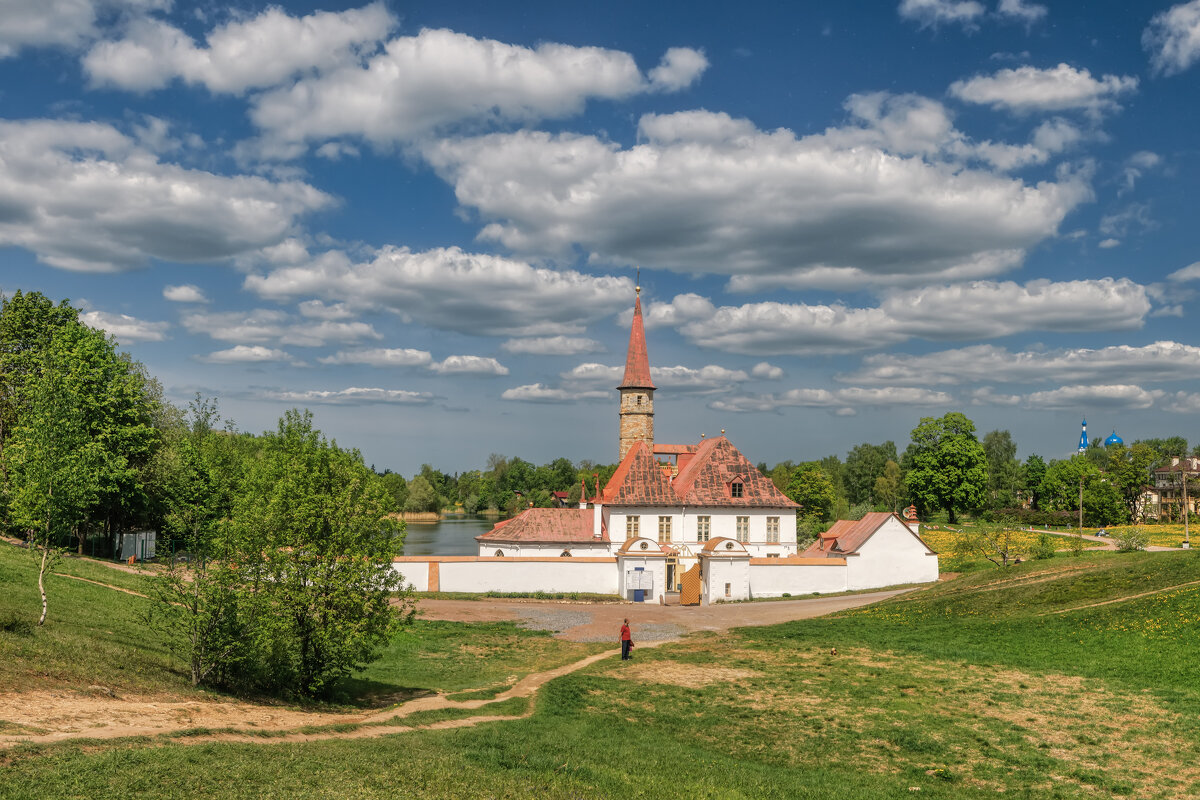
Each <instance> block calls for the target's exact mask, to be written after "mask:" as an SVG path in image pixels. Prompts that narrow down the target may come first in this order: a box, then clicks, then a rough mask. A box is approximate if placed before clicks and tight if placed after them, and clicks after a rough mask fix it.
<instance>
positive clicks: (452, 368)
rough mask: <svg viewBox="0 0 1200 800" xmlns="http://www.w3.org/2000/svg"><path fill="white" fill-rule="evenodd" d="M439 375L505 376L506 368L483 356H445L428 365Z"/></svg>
mask: <svg viewBox="0 0 1200 800" xmlns="http://www.w3.org/2000/svg"><path fill="white" fill-rule="evenodd" d="M429 369H431V370H432V371H434V372H436V373H437V374H439V375H507V374H508V367H506V366H504V365H503V364H501V363H500V362H499V361H497V360H496V359H494V358H488V357H485V356H447V357H446V358H445V359H443V360H441V361H435V362H434V363H432V364H430V365H429Z"/></svg>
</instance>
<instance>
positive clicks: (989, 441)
mask: <svg viewBox="0 0 1200 800" xmlns="http://www.w3.org/2000/svg"><path fill="white" fill-rule="evenodd" d="M983 452H984V453H985V454H986V455H987V464H988V505H989V506H990V507H992V508H1012V507H1013V506H1015V505H1016V504H1017V492H1018V491H1019V490H1020V488H1021V462H1019V461H1017V443H1016V442H1014V441H1013V438H1012V434H1010V433H1009V432H1008V431H991V432H989V433H987V434H984V437H983Z"/></svg>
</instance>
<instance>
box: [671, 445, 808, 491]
mask: <svg viewBox="0 0 1200 800" xmlns="http://www.w3.org/2000/svg"><path fill="white" fill-rule="evenodd" d="M734 478H739V479H741V481H742V496H741V497H733V496H732V494H731V493H730V489H729V484H730V482H731V481H732V480H733V479H734ZM673 488H674V490H675V494H676V495H677V496H678V497H679V498H680V502H682V503H683V504H685V505H690V506H766V507H770V508H799V505H798V504H797V503H795V502H793V501H792V500H791V499H790V498H789V497H787V496H786V495H785V494H784V493H783V492H781V491H779V490H778V489H776V488H775V484H774V483H772V482H771V479H770V478H768V477H767V476H766V475H763V474H762V473H761V472H759V471H758V468H757V467H755V466H754V465H753V464H751V463H750V460H749V459H748V458H746V457H745V456H744V455H742V454H741V452H740V451H739V450H738V449H737V448H736V447H734V446H733V444H732V443H731V442H730V441H729V440H728V439H726V438H725V437H724V436H718V437H716V438H714V439H705V440H704V441H703V442H701V443H700V445H699V446H698V447H697V448H696V455H695V457H693V458H692V459H691V460H690V461H688V463H687V464H686V465H685V466H683V468H681V469H680V470H679V475H677V476H676V477H675V483H674V486H673Z"/></svg>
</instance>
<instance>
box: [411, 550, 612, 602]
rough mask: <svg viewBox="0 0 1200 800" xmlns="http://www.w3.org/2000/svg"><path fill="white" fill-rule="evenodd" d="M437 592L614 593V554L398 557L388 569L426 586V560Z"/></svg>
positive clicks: (420, 587) (424, 589) (423, 589)
mask: <svg viewBox="0 0 1200 800" xmlns="http://www.w3.org/2000/svg"><path fill="white" fill-rule="evenodd" d="M431 563H433V564H434V565H435V570H436V572H437V590H438V591H442V592H592V593H595V594H616V593H617V569H616V559H615V558H604V559H572V558H556V559H540V558H539V559H521V558H485V559H474V558H454V557H445V558H440V559H439V558H436V557H432V556H431V557H430V558H429V559H427V560H422V561H401V562H396V563H394V564H393V565H392V566H393V569H395V570H396V571H397V572H399V573H401V574H402V575H404V578H405V581H406V582H407V583H411V584H412V585H413V588H414V589H416V590H417V591H419V592H427V591H430V590H431V588H432V587H431V586H430V581H429V575H430V572H431V570H430V564H431Z"/></svg>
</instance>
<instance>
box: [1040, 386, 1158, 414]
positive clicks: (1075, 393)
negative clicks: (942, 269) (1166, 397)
mask: <svg viewBox="0 0 1200 800" xmlns="http://www.w3.org/2000/svg"><path fill="white" fill-rule="evenodd" d="M1163 394H1164V392H1162V391H1161V390H1158V389H1154V390H1150V391H1147V390H1146V389H1143V388H1142V387H1140V386H1134V385H1132V384H1111V385H1107V386H1105V385H1086V386H1063V387H1061V388H1059V389H1052V390H1050V391H1047V392H1034V393H1032V394H1029V395H1026V396H1025V398H1024V402H1025V404H1026V405H1027V406H1029V407H1030V408H1035V409H1040V410H1045V411H1073V410H1076V409H1089V408H1125V409H1143V408H1150V407H1151V406H1152V405H1154V401H1155V400H1157V399H1159V398H1160V397H1162V396H1163Z"/></svg>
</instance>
